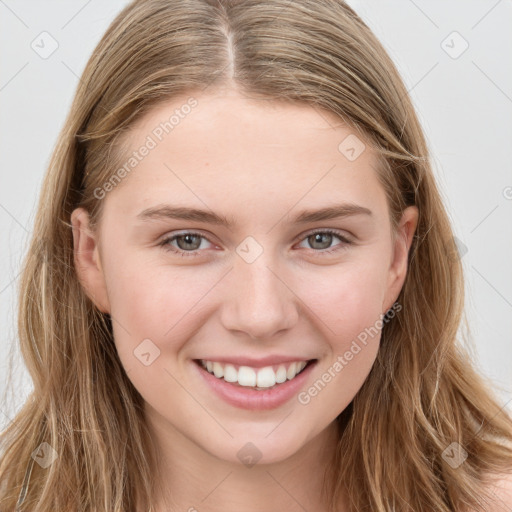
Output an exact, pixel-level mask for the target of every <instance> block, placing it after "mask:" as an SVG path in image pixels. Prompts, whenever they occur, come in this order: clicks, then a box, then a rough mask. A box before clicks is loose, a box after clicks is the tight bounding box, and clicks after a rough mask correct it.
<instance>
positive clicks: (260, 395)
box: [193, 360, 317, 411]
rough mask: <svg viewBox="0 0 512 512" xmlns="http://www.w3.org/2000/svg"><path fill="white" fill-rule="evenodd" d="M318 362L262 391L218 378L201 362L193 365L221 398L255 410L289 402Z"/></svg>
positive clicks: (232, 403)
mask: <svg viewBox="0 0 512 512" xmlns="http://www.w3.org/2000/svg"><path fill="white" fill-rule="evenodd" d="M316 363H317V361H316V360H315V361H313V362H312V363H309V364H308V366H306V367H305V368H304V370H302V372H301V373H299V374H298V375H297V376H296V377H294V378H293V379H291V380H287V381H286V382H283V383H282V384H278V385H277V386H276V387H274V388H272V389H268V390H261V391H260V390H257V389H253V388H249V387H244V386H237V385H234V384H230V383H229V382H226V381H225V380H224V379H218V378H217V377H215V376H214V375H212V374H211V373H209V372H208V371H207V370H206V369H204V368H203V367H202V366H201V364H200V363H199V364H198V363H197V362H193V365H194V366H195V367H196V368H197V370H198V371H199V373H200V374H201V376H202V377H203V379H204V380H205V382H206V383H207V384H208V386H210V387H211V389H212V390H213V391H214V392H215V393H216V394H217V395H218V396H219V397H220V398H222V399H223V400H225V401H226V402H227V403H229V404H231V405H234V406H235V407H239V408H241V409H248V410H251V411H254V410H267V409H275V408H276V407H279V406H280V405H283V404H284V403H286V402H288V400H290V398H292V397H293V396H295V395H296V394H298V392H299V391H300V389H301V387H302V386H303V385H304V384H305V382H306V380H307V378H308V377H309V374H310V373H311V371H312V369H313V367H314V366H315V365H316Z"/></svg>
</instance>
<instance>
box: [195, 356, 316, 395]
mask: <svg viewBox="0 0 512 512" xmlns="http://www.w3.org/2000/svg"><path fill="white" fill-rule="evenodd" d="M306 364H307V362H306V361H296V362H293V363H290V364H289V366H288V368H286V366H285V365H284V364H281V365H279V366H278V367H277V370H276V371H275V370H274V368H273V367H272V366H265V367H264V368H251V367H249V366H240V368H239V369H238V370H237V369H236V368H235V366H233V365H232V364H226V365H224V364H222V363H219V362H217V361H205V360H203V359H201V365H202V366H203V368H206V370H207V371H208V372H209V373H211V374H213V375H215V377H217V378H218V379H221V378H224V380H225V381H226V382H232V383H236V382H238V384H239V385H240V386H247V387H254V388H256V389H267V388H271V387H273V386H275V385H276V384H282V383H283V382H286V380H292V379H293V378H294V377H295V376H296V375H297V374H298V373H299V372H301V371H302V370H303V369H304V368H305V366H306Z"/></svg>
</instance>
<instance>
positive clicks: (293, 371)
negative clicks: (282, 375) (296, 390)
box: [286, 363, 297, 380]
mask: <svg viewBox="0 0 512 512" xmlns="http://www.w3.org/2000/svg"><path fill="white" fill-rule="evenodd" d="M296 369H297V365H296V364H295V363H292V364H291V365H290V366H289V368H288V371H287V372H286V378H287V379H288V380H291V379H293V377H295V374H296V373H297V372H296Z"/></svg>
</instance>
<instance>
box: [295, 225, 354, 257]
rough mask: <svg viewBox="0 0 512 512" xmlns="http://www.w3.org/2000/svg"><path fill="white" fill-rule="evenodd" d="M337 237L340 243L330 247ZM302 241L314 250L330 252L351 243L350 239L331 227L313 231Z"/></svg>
mask: <svg viewBox="0 0 512 512" xmlns="http://www.w3.org/2000/svg"><path fill="white" fill-rule="evenodd" d="M335 238H337V239H338V240H340V241H341V243H339V244H336V245H334V246H333V247H331V244H332V242H333V240H334V239H335ZM304 242H307V243H308V244H309V245H310V246H311V247H312V248H313V249H317V250H316V251H315V252H320V253H332V252H335V251H338V250H342V249H344V248H345V247H346V246H347V245H350V244H352V241H351V240H349V239H348V238H346V237H345V236H343V235H342V234H341V233H339V232H338V231H334V230H332V229H321V230H317V231H314V232H312V233H310V234H309V235H307V236H306V238H305V239H304Z"/></svg>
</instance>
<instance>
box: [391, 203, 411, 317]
mask: <svg viewBox="0 0 512 512" xmlns="http://www.w3.org/2000/svg"><path fill="white" fill-rule="evenodd" d="M418 214H419V211H418V208H417V207H416V206H409V207H408V208H406V209H405V210H404V212H403V214H402V219H401V220H400V222H399V224H398V226H397V233H396V236H395V237H394V239H393V258H392V261H391V265H390V267H389V272H388V283H387V288H386V294H385V297H384V301H383V303H382V308H383V311H382V313H385V312H386V311H387V310H388V309H389V308H391V307H392V306H393V304H394V303H395V301H396V299H397V298H398V296H399V295H400V291H401V290H402V286H403V284H404V282H405V278H406V275H407V262H408V259H409V258H408V256H409V249H410V247H411V244H412V240H413V236H414V233H415V231H416V226H417V224H418Z"/></svg>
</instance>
